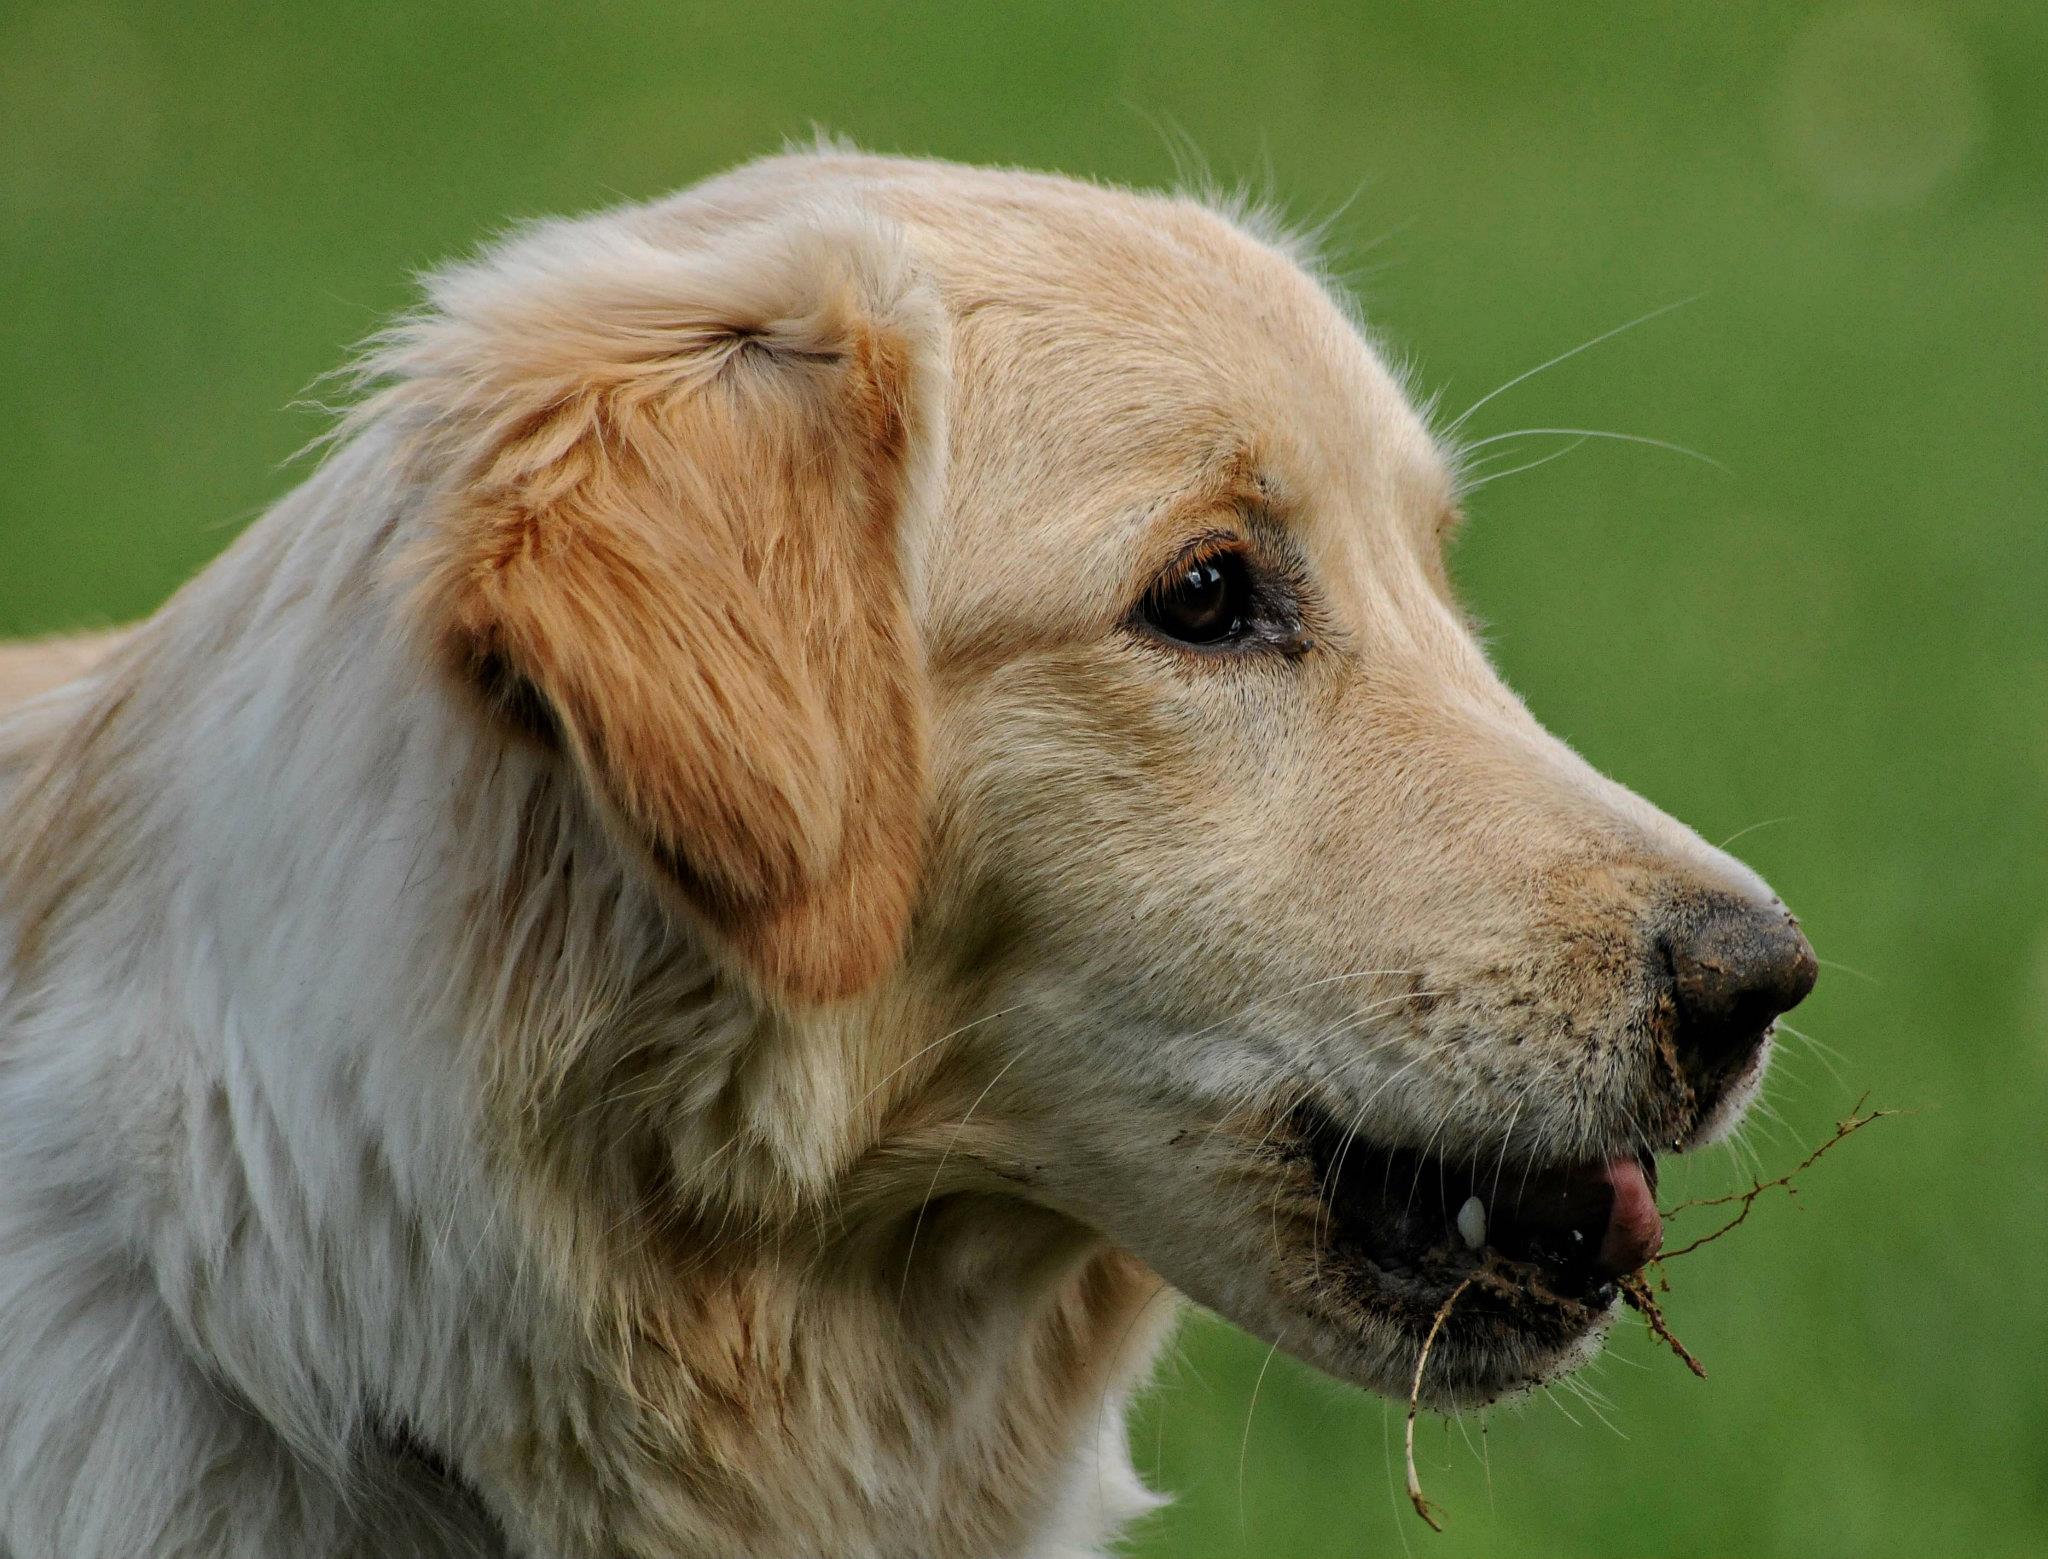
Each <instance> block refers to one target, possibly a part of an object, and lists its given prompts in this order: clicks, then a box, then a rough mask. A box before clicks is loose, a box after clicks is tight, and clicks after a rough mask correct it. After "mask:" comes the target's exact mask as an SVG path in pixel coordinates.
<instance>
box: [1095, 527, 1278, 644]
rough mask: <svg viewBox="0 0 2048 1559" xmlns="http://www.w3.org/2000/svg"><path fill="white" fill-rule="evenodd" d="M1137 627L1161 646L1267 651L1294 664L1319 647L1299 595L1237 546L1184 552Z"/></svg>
mask: <svg viewBox="0 0 2048 1559" xmlns="http://www.w3.org/2000/svg"><path fill="white" fill-rule="evenodd" d="M1233 540H1234V539H1233ZM1133 619H1134V622H1135V624H1136V625H1138V626H1140V627H1142V628H1144V629H1145V630H1146V631H1148V632H1149V633H1150V634H1151V635H1153V636H1154V637H1156V638H1160V639H1166V640H1170V641H1171V642H1172V643H1174V644H1177V645H1184V646H1186V647H1188V648H1191V649H1196V650H1206V651H1218V650H1232V649H1250V648H1267V649H1277V650H1279V651H1281V652H1282V653H1283V654H1286V655H1288V656H1290V657H1293V656H1299V655H1303V654H1306V653H1307V652H1308V651H1309V650H1310V649H1312V648H1313V647H1314V640H1313V639H1312V638H1311V637H1310V636H1309V634H1308V633H1307V631H1306V630H1305V629H1304V628H1303V626H1302V622H1301V615H1300V610H1299V608H1298V606H1297V605H1296V591H1295V590H1294V589H1293V588H1292V587H1291V585H1290V584H1289V583H1288V582H1287V581H1285V580H1282V579H1278V578H1273V577H1269V576H1268V575H1266V574H1265V573H1264V572H1262V571H1261V570H1259V569H1257V568H1255V567H1254V565H1253V562H1252V559H1251V558H1250V557H1249V556H1248V555H1247V553H1246V551H1245V550H1244V548H1243V547H1242V546H1240V545H1235V544H1233V543H1232V542H1231V541H1224V542H1218V541H1215V540H1209V541H1203V542H1197V543H1195V544H1194V545H1192V546H1190V547H1189V548H1187V549H1186V550H1185V551H1183V552H1182V553H1181V555H1180V556H1179V557H1178V558H1177V559H1175V561H1174V562H1173V564H1172V565H1171V566H1170V567H1168V568H1167V570H1166V571H1165V572H1164V573H1163V574H1161V575H1160V576H1159V578H1158V579H1157V580H1155V581H1154V582H1153V584H1152V587H1151V588H1150V589H1149V590H1147V591H1146V592H1145V595H1144V597H1143V599H1141V600H1140V601H1139V603H1138V607H1137V610H1136V612H1135V613H1134V614H1133Z"/></svg>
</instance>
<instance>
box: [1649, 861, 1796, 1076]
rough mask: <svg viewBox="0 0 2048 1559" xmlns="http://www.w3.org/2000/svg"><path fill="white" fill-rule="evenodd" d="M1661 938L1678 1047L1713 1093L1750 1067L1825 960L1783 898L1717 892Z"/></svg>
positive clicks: (1692, 1071)
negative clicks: (1754, 898) (1762, 899)
mask: <svg viewBox="0 0 2048 1559" xmlns="http://www.w3.org/2000/svg"><path fill="white" fill-rule="evenodd" d="M1660 940H1661V942H1662V951H1663V954H1664V959H1665V964H1666V966H1667V968H1668V969H1669V970H1670V975H1671V984H1672V995H1673V998H1674V1005H1675V1008H1676V1023H1675V1029H1674V1033H1673V1044H1674V1048H1675V1050H1676V1051H1677V1054H1678V1058H1679V1062H1680V1064H1681V1065H1682V1066H1683V1067H1684V1068H1685V1071H1686V1073H1687V1078H1688V1081H1689V1082H1691V1084H1692V1085H1693V1087H1694V1089H1695V1090H1696V1091H1697V1092H1698V1093H1699V1094H1700V1095H1701V1097H1702V1099H1706V1098H1708V1097H1710V1096H1711V1095H1713V1094H1715V1093H1718V1092H1719V1090H1720V1088H1721V1087H1722V1086H1723V1085H1724V1084H1725V1083H1727V1082H1728V1081H1729V1080H1730V1079H1732V1078H1734V1077H1737V1076H1739V1075H1740V1074H1741V1073H1742V1072H1743V1071H1744V1070H1745V1069H1746V1068H1747V1067H1748V1065H1749V1063H1750V1061H1751V1059H1752V1058H1753V1057H1754V1056H1755V1055H1756V1053H1757V1051H1758V1049H1760V1048H1761V1047H1762V1045H1763V1042H1764V1037H1765V1035H1766V1034H1768V1033H1769V1031H1770V1026H1771V1023H1772V1021H1773V1020H1774V1019H1776V1018H1777V1017H1778V1015H1779V1014H1780V1013H1784V1012H1790V1011H1791V1010H1792V1009H1793V1008H1794V1007H1796V1006H1798V1005H1799V1003H1800V1002H1802V1001H1804V1000H1805V999H1806V995H1807V992H1809V991H1811V990H1812V989H1813V984H1814V980H1815V979H1816V977H1817V976H1818V975H1819V973H1820V965H1819V963H1818V961H1817V960H1816V959H1815V958H1814V956H1813V949H1812V947H1810V946H1809V945H1808V944H1807V940H1806V937H1805V935H1804V933H1802V932H1801V931H1800V929H1799V923H1798V922H1797V921H1795V920H1794V919H1793V918H1792V916H1791V914H1790V913H1788V912H1787V910H1786V909H1785V907H1784V906H1783V905H1782V904H1778V903H1776V902H1771V903H1767V904H1764V903H1757V902H1755V901H1752V900H1749V899H1742V898H1735V897H1732V896H1729V895H1723V894H1716V895H1712V896H1710V897H1708V898H1706V899H1704V900H1702V901H1699V902H1697V903H1696V904H1695V905H1693V906H1692V907H1691V910H1690V912H1689V913H1687V914H1685V915H1683V916H1682V917H1681V918H1679V919H1677V920H1675V921H1674V922H1673V923H1672V924H1670V925H1669V926H1667V927H1666V928H1665V930H1664V931H1663V933H1662V935H1661V938H1660Z"/></svg>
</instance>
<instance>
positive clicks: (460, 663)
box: [372, 213, 944, 1000]
mask: <svg viewBox="0 0 2048 1559" xmlns="http://www.w3.org/2000/svg"><path fill="white" fill-rule="evenodd" d="M686 242H690V243H695V244H700V245H704V244H705V241H704V240H703V239H701V238H696V239H690V240H686ZM430 303H431V307H430V309H429V310H428V311H427V312H424V313H423V314H421V315H420V316H418V317H416V318H415V319H413V320H411V321H409V322H407V323H406V324H404V325H401V326H400V327H399V328H398V329H397V330H395V331H394V332H392V334H391V335H390V336H389V337H388V338H387V339H386V342H385V344H384V346H383V348H382V349H381V351H380V352H379V353H378V354H377V358H376V360H375V361H374V362H373V364H372V370H373V371H374V372H376V373H378V374H379V375H382V376H388V382H389V384H390V387H389V388H388V389H386V390H385V391H384V392H382V394H381V396H379V397H378V398H377V399H376V400H375V401H373V402H372V410H378V409H383V408H386V407H391V406H392V403H396V406H395V408H393V409H395V410H397V412H398V416H399V420H400V422H401V424H404V423H408V422H409V423H410V424H411V427H412V433H413V436H414V442H413V444H412V446H411V448H412V452H413V453H412V458H413V459H414V460H416V461H422V460H423V461H425V462H428V463H429V464H428V467H427V468H428V469H430V470H433V471H436V472H437V473H438V474H437V475H436V477H435V478H434V480H435V483H436V490H437V493H438V497H437V499H436V503H435V510H434V513H433V516H432V521H431V524H430V525H429V527H428V533H427V536H426V539H425V541H424V543H423V545H422V549H421V550H420V551H418V552H415V553H414V554H413V555H412V556H411V557H410V558H409V559H408V561H407V565H406V567H407V571H408V573H409V574H410V575H411V576H412V577H413V578H414V579H415V580H418V581H420V585H419V589H420V594H419V596H418V598H417V599H418V602H419V605H420V607H421V609H422V611H423V612H424V614H425V621H426V622H427V623H428V625H429V626H430V629H431V631H432V632H433V633H434V635H435V637H436V639H437V640H438V644H439V648H440V650H441V652H442V653H443V654H444V655H445V656H446V657H447V659H448V661H449V663H450V664H451V665H452V666H454V667H455V668H456V670H457V673H458V674H459V675H460V676H462V677H464V678H465V679H467V680H468V681H469V682H470V683H471V684H472V685H473V686H475V687H476V688H477V689H478V690H479V691H481V692H482V693H483V694H484V695H485V696H486V697H487V698H488V699H489V700H490V701H491V702H492V704H493V705H494V707H495V708H496V710H497V712H498V713H499V714H500V715H502V716H503V717H505V718H508V719H510V720H513V721H514V722H515V723H518V724H522V725H524V726H525V727H526V728H527V729H528V730H529V731H530V732H531V733H533V734H535V735H537V736H539V737H541V738H542V739H543V740H547V741H551V742H554V743H556V744H558V745H559V747H560V748H561V749H562V750H563V752H564V753H565V754H566V756H567V758H568V760H569V761H570V762H572V763H573V764H574V766H575V768H576V769H577V770H578V771H579V773H580V775H581V777H582V779H583V781H584V783H586V784H587V786H588V787H589V790H590V791H591V793H592V794H593V795H594V797H595V798H596V799H597V801H598V803H599V805H600V807H601V808H602V810H603V811H604V813H605V814H606V815H607V817H608V818H609V820H610V822H611V825H612V827H613V828H614V830H615V831H616V832H617V833H618V834H619V835H620V836H621V837H622V838H623V839H624V840H625V841H626V842H627V844H628V845H629V847H630V848H631V849H632V850H633V851H635V852H636V853H638V854H639V855H640V856H641V858H642V859H643V860H644V861H645V862H646V863H647V865H648V866H649V867H651V868H652V870H653V871H654V872H655V873H656V874H657V875H658V877H659V878H660V880H661V881H662V882H663V883H664V884H665V885H667V887H668V888H669V889H670V890H671V892H672V893H674V894H677V895H680V897H681V898H682V899H683V900H685V901H686V902H687V903H688V904H689V905H690V906H691V907H692V908H694V910H695V911H696V912H697V913H698V914H699V915H700V916H701V917H702V918H703V919H704V920H705V921H706V922H708V923H709V924H710V926H711V927H712V929H713V930H714V931H715V933H717V935H718V936H719V937H720V938H721V939H722V940H723V941H724V942H725V943H726V944H727V946H728V947H729V948H730V949H731V950H732V951H733V952H734V953H735V954H737V956H738V958H739V960H740V962H741V963H742V965H743V966H745V967H746V968H748V969H749V970H750V971H751V972H752V973H753V975H754V976H755V978H756V979H757V980H758V981H759V982H760V983H761V984H762V985H764V986H765V987H768V988H770V989H774V990H779V991H781V992H783V993H785V994H787V995H790V996H793V997H797V998H800V999H810V1000H827V999H831V998H835V997H839V996H844V995H848V994H851V993H853V992H855V991H857V990H859V989H861V988H862V987H863V986H865V985H867V984H868V983H870V982H871V981H872V980H874V979H875V978H876V977H877V976H878V975H880V974H881V973H882V972H883V971H884V970H885V969H886V968H887V967H888V966H889V965H890V964H892V963H893V962H894V961H895V959H896V958H897V957H898V955H899V952H900V949H901V943H902V939H903V934H904V930H905V927H906V924H907V922H908V919H909V915H910V911H911V902H912V897H913V894H914V892H915V889H916V883H917V875H918V864H919V854H920V832H921V815H920V809H921V787H922V778H923V754H924V728H923V709H924V697H923V686H922V683H923V672H922V663H921V657H920V650H919V646H918V643H917V641H916V638H915V636H914V633H913V628H912V622H911V615H910V609H909V604H908V590H907V587H906V581H905V579H904V577H903V572H902V564H901V561H900V556H901V552H902V548H901V547H900V545H899V536H900V532H901V530H902V527H903V525H904V522H905V516H906V513H907V512H908V511H911V510H914V509H916V508H918V507H919V506H921V505H924V504H928V503H929V502H930V501H931V490H932V489H933V487H934V486H935V485H936V482H937V473H936V465H937V461H938V458H939V450H940V446H941V444H942V439H941V438H940V436H939V432H938V429H937V425H936V424H937V421H938V418H939V417H940V415H941V412H942V396H941V388H940V383H939V380H940V375H941V371H942V370H941V364H942V363H943V360H944V359H943V340H942V333H943V319H942V315H941V313H940V311H939V307H938V303H937V300H936V298H935V296H934V295H933V294H932V292H931V290H930V289H929V287H928V286H927V285H925V284H923V283H921V282H920V281H919V280H918V279H917V278H916V276H915V275H914V274H913V272H912V270H911V268H910V266H909V264H908V261H907V258H906V255H905V253H904V251H903V248H902V244H901V239H900V237H899V236H898V235H896V234H895V233H894V232H892V231H891V230H889V229H887V228H885V227H883V226H881V225H879V224H878V223H877V222H876V221H874V220H873V219H871V218H866V217H863V216H860V215H857V214H851V213H847V214H836V215H829V214H828V215H826V216H822V217H821V216H818V215H816V214H812V215H811V216H809V217H808V218H807V219H805V220H801V221H797V220H792V221H785V222H779V223H772V224H764V225H760V226H756V227H753V228H747V229H740V230H738V231H736V232H729V233H727V234H725V235H722V236H720V237H718V238H716V239H714V240H712V241H711V242H710V243H709V244H708V245H705V246H704V247H699V248H675V247H670V246H669V245H668V244H666V243H662V244H657V243H654V242H652V241H650V240H648V239H646V238H643V237H640V236H637V235H636V234H635V233H633V232H631V231H629V230H626V229H625V228H624V226H623V224H622V223H620V222H619V221H618V220H617V219H611V220H610V221H608V222H604V223H599V224H568V223H565V224H556V225H553V226H550V227H544V228H541V229H538V230H536V231H534V232H532V233H529V234H528V235H526V236H525V237H524V238H522V239H519V240H516V241H515V242H514V243H513V244H512V245H510V246H509V247H507V248H505V249H503V250H501V251H500V252H498V253H497V254H496V255H494V256H490V257H487V258H486V259H485V260H483V261H481V262H479V263H478V264H476V265H473V266H469V267H465V268H462V269H459V270H456V271H453V272H450V273H446V274H444V275H443V276H441V277H439V278H437V279H436V280H435V281H434V282H433V283H432V284H431V287H430Z"/></svg>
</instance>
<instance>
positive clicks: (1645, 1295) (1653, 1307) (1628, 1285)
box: [1621, 1273, 1707, 1380]
mask: <svg viewBox="0 0 2048 1559" xmlns="http://www.w3.org/2000/svg"><path fill="white" fill-rule="evenodd" d="M1621 1297H1622V1298H1623V1299H1625V1300H1627V1301H1628V1307H1629V1308H1630V1309H1631V1310H1633V1311H1635V1312H1636V1314H1638V1315H1640V1316H1641V1317H1642V1318H1643V1320H1644V1321H1645V1322H1646V1323H1647V1324H1648V1326H1649V1328H1650V1330H1651V1331H1653V1332H1655V1333H1656V1334H1657V1335H1658V1336H1659V1337H1661V1338H1663V1339H1664V1342H1665V1345H1666V1346H1667V1347H1669V1348H1670V1349H1671V1351H1672V1352H1673V1353H1675V1354H1677V1355H1678V1356H1679V1358H1681V1359H1683V1360H1684V1361H1685V1367H1686V1368H1687V1369H1689V1370H1691V1371H1692V1372H1693V1373H1694V1374H1695V1375H1697V1376H1699V1378H1700V1379H1701V1380H1705V1379H1706V1378H1707V1367H1706V1366H1705V1365H1704V1364H1702V1363H1700V1361H1699V1360H1698V1359H1696V1358H1694V1357H1693V1356H1692V1350H1691V1349H1690V1348H1688V1347H1686V1345H1685V1344H1684V1343H1682V1342H1680V1341H1679V1340H1678V1334H1677V1333H1676V1332H1674V1331H1672V1330H1671V1327H1670V1325H1669V1323H1667V1322H1666V1321H1665V1319H1664V1311H1663V1310H1662V1308H1661V1307H1659V1305H1658V1304H1657V1298H1656V1296H1655V1295H1654V1294H1652V1293H1651V1292H1650V1285H1649V1284H1647V1283H1645V1282H1644V1281H1643V1278H1642V1274H1641V1273H1636V1274H1633V1275H1631V1276H1629V1277H1625V1278H1623V1279H1622V1280H1621Z"/></svg>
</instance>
